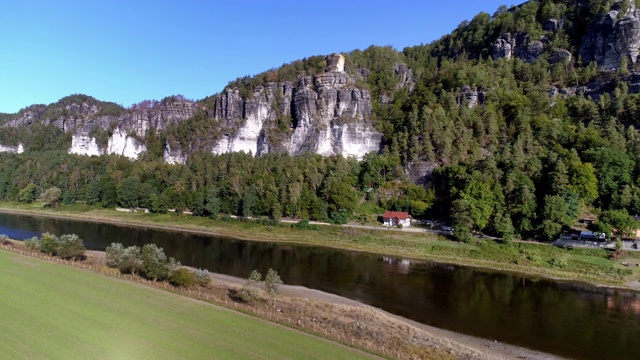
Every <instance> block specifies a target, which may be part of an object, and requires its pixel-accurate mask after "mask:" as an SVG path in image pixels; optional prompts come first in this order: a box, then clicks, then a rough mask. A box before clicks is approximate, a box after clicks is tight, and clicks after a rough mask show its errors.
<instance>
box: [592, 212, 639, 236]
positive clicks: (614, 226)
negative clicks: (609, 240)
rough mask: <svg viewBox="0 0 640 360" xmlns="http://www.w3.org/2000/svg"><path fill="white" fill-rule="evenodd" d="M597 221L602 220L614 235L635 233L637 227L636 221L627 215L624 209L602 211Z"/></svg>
mask: <svg viewBox="0 0 640 360" xmlns="http://www.w3.org/2000/svg"><path fill="white" fill-rule="evenodd" d="M598 222H602V223H604V224H606V225H607V226H608V228H610V229H611V231H612V232H613V234H615V236H616V237H618V238H619V237H621V236H625V235H632V234H635V232H636V230H637V229H638V227H639V226H638V225H639V224H638V222H637V221H636V220H635V219H634V218H633V216H631V215H629V213H628V212H627V210H626V209H621V210H607V211H604V212H603V213H602V214H601V215H600V217H599V219H598Z"/></svg>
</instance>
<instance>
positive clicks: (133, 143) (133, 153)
mask: <svg viewBox="0 0 640 360" xmlns="http://www.w3.org/2000/svg"><path fill="white" fill-rule="evenodd" d="M145 151H147V147H146V146H144V145H143V144H140V143H139V142H138V141H137V140H136V139H134V138H132V137H130V136H128V135H127V134H126V133H124V132H123V131H122V130H120V129H116V130H115V131H114V132H113V135H111V137H110V138H109V144H108V146H107V152H108V153H109V154H117V155H122V156H125V157H128V158H129V159H137V158H138V155H140V154H141V153H143V152H145Z"/></svg>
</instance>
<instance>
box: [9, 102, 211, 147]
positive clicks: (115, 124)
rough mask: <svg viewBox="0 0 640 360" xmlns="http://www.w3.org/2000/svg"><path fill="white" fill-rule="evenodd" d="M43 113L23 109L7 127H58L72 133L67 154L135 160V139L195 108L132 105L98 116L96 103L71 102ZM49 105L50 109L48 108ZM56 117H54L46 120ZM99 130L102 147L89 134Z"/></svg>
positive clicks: (33, 108) (165, 104)
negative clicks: (117, 112)
mask: <svg viewBox="0 0 640 360" xmlns="http://www.w3.org/2000/svg"><path fill="white" fill-rule="evenodd" d="M51 106H52V107H53V110H52V111H51V112H47V107H46V106H44V105H34V106H31V107H29V108H27V109H25V110H24V111H23V112H22V113H21V114H20V115H19V116H18V117H17V118H16V119H15V120H12V121H11V122H9V123H8V124H7V125H8V126H28V125H31V124H33V123H35V122H40V123H42V124H45V125H51V126H55V127H58V128H59V129H60V130H61V131H62V132H65V133H72V136H71V147H70V148H69V149H68V151H69V153H71V154H78V155H88V156H92V155H103V154H117V155H122V156H125V157H128V158H132V159H136V158H137V157H138V156H139V155H140V154H141V153H142V152H144V151H146V146H145V145H144V144H143V143H142V142H140V141H139V140H138V139H140V138H144V137H145V136H146V134H147V132H148V131H149V130H151V131H160V130H162V129H164V128H166V127H167V126H169V125H170V124H172V123H175V122H180V121H182V120H185V119H188V118H190V117H192V116H193V115H194V114H195V113H196V111H197V110H198V109H199V107H198V105H196V104H195V103H194V102H192V101H187V100H184V99H176V100H171V98H168V99H167V100H165V101H163V102H153V103H152V102H148V104H145V105H144V106H134V107H133V108H132V109H128V110H126V111H125V110H123V111H122V114H120V115H118V116H116V115H108V114H102V113H101V111H102V108H101V106H100V105H99V104H88V103H82V104H77V103H72V104H69V105H66V106H61V107H59V108H55V104H54V105H51ZM51 106H50V107H51ZM51 113H53V114H56V116H55V118H50V117H48V116H49V114H51ZM99 129H101V130H102V131H107V132H109V133H110V135H109V138H108V140H107V141H106V142H105V143H103V144H102V145H101V144H100V143H99V141H98V140H97V139H96V137H95V136H94V135H92V134H94V133H95V132H96V130H99Z"/></svg>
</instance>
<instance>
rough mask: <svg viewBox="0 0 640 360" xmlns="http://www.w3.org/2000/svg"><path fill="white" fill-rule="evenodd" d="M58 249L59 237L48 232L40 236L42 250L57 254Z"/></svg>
mask: <svg viewBox="0 0 640 360" xmlns="http://www.w3.org/2000/svg"><path fill="white" fill-rule="evenodd" d="M57 250H58V237H57V236H55V235H53V234H51V233H49V232H46V233H44V234H42V237H41V238H40V251H42V252H44V253H47V254H49V255H51V256H53V255H55V254H56V253H57Z"/></svg>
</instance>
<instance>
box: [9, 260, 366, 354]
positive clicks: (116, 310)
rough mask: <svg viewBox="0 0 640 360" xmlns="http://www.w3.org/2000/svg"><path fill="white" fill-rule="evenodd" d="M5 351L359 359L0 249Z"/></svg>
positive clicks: (231, 315) (198, 305)
mask: <svg viewBox="0 0 640 360" xmlns="http://www.w3.org/2000/svg"><path fill="white" fill-rule="evenodd" d="M0 319H1V320H0V333H1V334H2V336H0V349H1V351H0V358H2V359H42V358H46V359H321V358H322V359H328V358H329V359H360V358H368V357H367V354H364V353H360V352H358V351H355V350H352V349H349V348H347V347H344V346H342V345H338V344H335V343H331V342H328V341H325V340H322V339H319V338H316V337H313V336H310V335H307V334H304V333H301V332H297V331H295V330H291V329H287V328H284V327H280V326H277V325H272V324H269V323H267V322H263V321H260V320H258V319H255V318H252V317H249V316H245V315H243V314H239V313H236V312H233V311H230V310H226V309H223V308H218V307H215V306H212V305H209V304H206V303H202V302H199V301H196V300H192V299H189V298H185V297H182V296H179V295H175V294H171V293H167V292H163V291H160V290H156V289H152V288H147V287H144V286H138V285H136V284H132V283H128V282H125V281H120V280H117V279H113V278H107V277H104V276H102V275H100V274H96V273H92V272H88V271H82V270H78V269H73V268H69V267H65V266H60V265H56V264H53V263H49V262H46V261H43V260H39V259H34V258H30V257H26V256H22V255H18V254H14V253H10V252H6V251H2V250H0Z"/></svg>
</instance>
